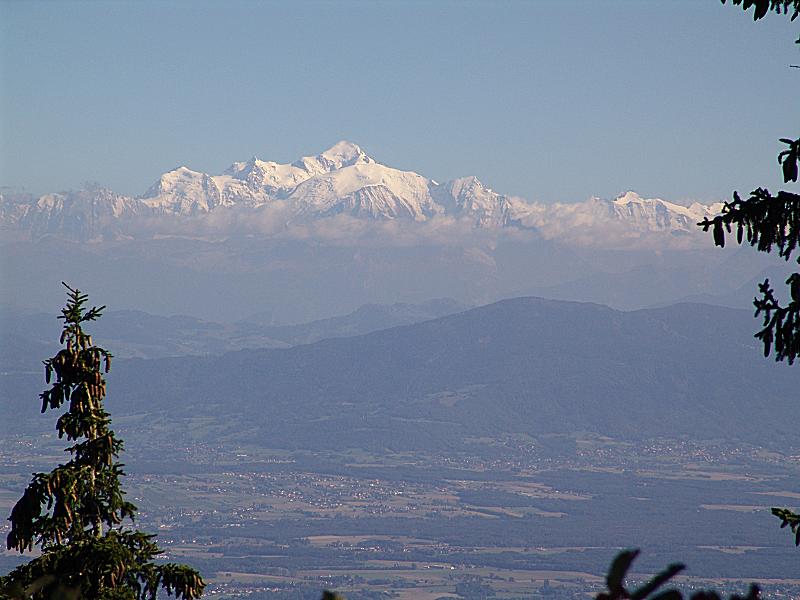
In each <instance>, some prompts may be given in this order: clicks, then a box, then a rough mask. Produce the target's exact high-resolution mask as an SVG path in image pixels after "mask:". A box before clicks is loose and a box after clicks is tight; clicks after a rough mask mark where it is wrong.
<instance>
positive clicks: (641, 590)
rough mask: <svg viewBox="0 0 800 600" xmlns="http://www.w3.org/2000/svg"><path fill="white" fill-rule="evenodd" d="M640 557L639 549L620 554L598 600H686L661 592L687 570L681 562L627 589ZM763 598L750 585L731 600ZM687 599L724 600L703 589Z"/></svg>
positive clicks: (674, 593) (677, 594) (668, 591)
mask: <svg viewBox="0 0 800 600" xmlns="http://www.w3.org/2000/svg"><path fill="white" fill-rule="evenodd" d="M637 556H639V550H623V551H622V552H620V553H619V554H617V556H616V557H615V558H614V561H613V562H612V563H611V566H610V567H609V569H608V574H607V575H606V587H607V588H608V591H606V592H601V593H599V594H598V595H597V597H596V600H623V599H628V600H683V598H684V596H683V594H682V593H681V592H680V591H678V590H677V589H675V588H669V589H666V590H661V588H662V587H663V586H664V585H665V584H666V583H668V582H669V581H670V580H671V579H672V578H673V577H675V576H676V575H677V574H678V573H680V572H681V571H683V570H684V569H685V568H686V567H685V566H684V565H682V564H680V563H675V564H671V565H669V566H668V567H667V568H666V569H664V570H663V571H662V572H661V573H659V574H658V575H656V576H655V577H653V578H652V579H650V580H649V581H648V582H647V583H645V584H643V585H641V586H640V587H638V588H636V589H635V590H629V589H628V588H626V587H625V577H626V576H627V574H628V571H629V570H630V568H631V565H633V561H634V560H636V557H637ZM659 590H661V591H659ZM760 597H761V595H760V592H759V589H758V586H756V585H751V586H750V590H749V591H748V593H747V595H745V596H739V595H738V594H734V595H733V596H731V597H730V600H759V598H760ZM688 600H722V597H721V596H720V595H719V594H718V593H717V592H714V591H705V590H701V591H699V592H695V593H694V594H692V595H691V596H689V597H688Z"/></svg>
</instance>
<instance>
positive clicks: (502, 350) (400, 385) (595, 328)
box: [0, 298, 797, 450]
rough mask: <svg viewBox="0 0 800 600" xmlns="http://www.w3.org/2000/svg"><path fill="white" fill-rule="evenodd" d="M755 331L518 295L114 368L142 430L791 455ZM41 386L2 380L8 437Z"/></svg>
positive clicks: (246, 437) (371, 443) (692, 309)
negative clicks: (575, 443) (651, 445)
mask: <svg viewBox="0 0 800 600" xmlns="http://www.w3.org/2000/svg"><path fill="white" fill-rule="evenodd" d="M54 321H55V320H54ZM757 325H758V323H757V322H756V321H755V320H754V319H753V318H752V313H751V312H750V311H746V310H735V309H727V308H721V307H713V306H708V305H701V304H679V305H674V306H669V307H665V308H659V309H650V310H639V311H631V312H621V311H616V310H612V309H610V308H608V307H605V306H601V305H597V304H588V303H575V302H555V301H551V300H543V299H541V298H516V299H512V300H504V301H501V302H497V303H494V304H491V305H487V306H482V307H479V308H475V309H471V310H467V311H464V312H459V313H456V314H452V315H448V316H444V317H440V318H436V319H433V320H427V321H424V322H421V323H416V324H411V325H404V326H400V327H394V328H390V329H384V330H381V331H375V332H372V333H368V334H365V335H358V336H354V337H346V338H336V339H327V340H321V341H318V342H316V343H313V344H305V345H299V346H294V347H291V348H277V349H261V350H241V351H237V352H228V353H225V354H223V355H216V356H202V357H201V356H184V357H177V358H159V359H151V360H142V359H129V360H119V361H115V366H114V368H113V370H112V372H111V373H110V375H109V379H108V381H109V390H110V392H109V393H110V396H109V398H110V400H109V402H110V406H111V412H112V413H113V414H114V415H115V417H117V418H123V419H125V422H126V423H128V425H127V426H129V427H130V426H133V425H132V424H131V423H132V422H131V421H130V418H133V417H135V416H136V415H150V416H151V417H148V419H149V421H151V422H155V421H153V419H152V415H161V416H160V417H159V419H157V422H159V423H172V424H173V426H174V427H175V428H177V429H176V430H183V431H186V432H190V431H194V432H195V434H196V435H201V436H211V438H213V439H216V438H217V437H219V439H224V438H225V437H226V436H232V437H234V438H235V439H237V440H238V441H239V442H242V441H245V442H246V441H254V442H255V441H258V443H264V440H269V443H270V444H272V446H271V447H276V448H306V449H320V448H361V449H365V450H383V449H385V448H391V449H394V450H410V449H415V448H416V449H431V448H434V449H436V448H438V449H441V448H445V447H447V448H451V449H459V450H461V449H464V448H465V445H468V444H469V443H470V442H469V440H473V441H474V440H480V439H482V438H495V439H496V438H497V437H498V436H500V435H504V434H519V435H539V434H551V433H564V434H567V433H572V432H594V433H597V434H601V435H608V436H611V437H615V438H621V439H642V438H653V437H669V438H679V437H682V436H689V437H691V438H693V439H707V440H709V439H726V440H729V441H731V440H743V441H748V442H751V443H757V444H760V445H765V446H773V445H775V446H781V447H783V448H784V449H785V448H788V447H792V446H794V445H795V444H796V440H797V437H796V433H795V427H794V425H793V423H792V422H791V420H787V419H781V418H779V417H780V415H782V414H790V413H791V411H792V410H793V409H794V407H795V405H796V391H797V374H796V372H795V369H793V368H791V367H789V366H788V365H785V364H776V363H774V362H772V361H767V360H765V359H763V358H762V357H761V356H760V352H759V347H758V344H757V342H756V340H754V339H753V337H752V336H753V331H754V330H755V329H756V327H757ZM51 328H52V329H53V330H54V332H55V331H56V323H55V322H54V323H53V324H52V327H51ZM109 349H110V350H111V351H112V352H113V351H114V350H115V348H113V347H111V348H109ZM40 358H41V357H40ZM37 364H38V363H37ZM42 378H43V375H42V373H41V372H38V371H37V372H35V373H24V372H18V373H5V374H4V375H3V385H2V386H0V434H4V433H8V431H7V427H11V426H12V424H14V423H17V422H18V420H19V419H18V418H17V416H20V415H26V414H27V415H30V418H31V419H33V418H35V417H38V407H37V394H38V392H39V391H41V388H42V386H43V385H44V384H43V379H42ZM26 407H27V408H26ZM11 415H15V417H13V418H12V417H11ZM145 421H147V419H146V420H145ZM134 422H136V421H135V420H134ZM3 423H6V424H7V426H6V428H4V427H3V426H2V424H3ZM191 423H206V424H207V425H203V426H202V427H201V428H200V429H199V430H197V429H196V428H195V427H194V426H192V425H191ZM137 428H138V426H137ZM145 429H146V430H143V431H142V433H143V434H144V435H149V433H148V432H149V431H150V429H151V428H145ZM195 434H193V435H195ZM211 438H209V439H211ZM474 443H478V442H474Z"/></svg>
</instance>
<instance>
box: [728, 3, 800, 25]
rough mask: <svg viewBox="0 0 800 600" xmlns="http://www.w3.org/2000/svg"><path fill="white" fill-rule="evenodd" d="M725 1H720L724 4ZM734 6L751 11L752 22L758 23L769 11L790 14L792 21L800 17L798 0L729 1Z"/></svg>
mask: <svg viewBox="0 0 800 600" xmlns="http://www.w3.org/2000/svg"><path fill="white" fill-rule="evenodd" d="M725 1H726V0H722V3H723V4H725ZM731 3H732V4H733V5H734V6H741V7H742V9H744V10H745V11H748V10H750V9H751V8H752V9H754V10H753V20H754V21H758V20H759V19H763V18H764V17H765V16H767V13H768V12H769V11H773V12H776V13H778V14H781V13H783V14H785V15H788V14H789V13H790V12H791V15H792V21H794V20H795V19H796V18H797V17H798V15H800V0H731Z"/></svg>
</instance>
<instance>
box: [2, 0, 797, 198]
mask: <svg viewBox="0 0 800 600" xmlns="http://www.w3.org/2000/svg"><path fill="white" fill-rule="evenodd" d="M729 4H730V3H729ZM798 30H800V21H796V22H795V23H791V22H790V21H789V19H788V17H780V16H776V15H772V14H771V15H770V16H769V17H768V18H766V19H764V20H762V21H760V22H757V23H753V21H752V17H751V16H750V15H749V14H745V13H743V12H742V11H741V9H739V8H735V7H733V6H730V5H726V6H722V5H721V4H720V2H719V0H658V1H655V0H653V1H646V0H629V1H612V0H606V1H603V2H590V1H584V2H581V1H572V2H567V1H565V0H557V1H552V2H544V1H541V2H534V1H530V2H435V3H434V2H335V3H334V2H306V3H302V2H300V3H298V2H283V3H277V2H275V3H267V2H259V3H257V2H201V1H192V2H171V3H152V2H68V1H59V2H55V1H54V2H21V1H20V2H12V1H8V0H0V51H1V52H2V54H1V55H0V69H1V73H0V77H1V79H0V102H1V103H0V185H10V186H24V187H25V188H27V189H29V190H30V191H33V192H37V193H40V192H46V191H56V190H61V189H66V188H70V187H77V186H79V185H80V184H81V183H82V182H84V181H96V182H98V183H101V184H103V185H106V186H109V187H111V188H113V189H114V190H116V191H118V192H122V193H127V194H133V195H137V194H141V193H143V192H144V191H145V190H146V188H147V187H149V186H150V184H151V183H153V181H155V180H156V179H157V177H158V176H159V175H160V173H161V172H163V171H165V170H168V169H171V168H173V167H176V166H178V165H181V164H185V165H187V166H189V167H191V168H193V169H196V170H202V171H207V172H211V173H218V172H220V171H222V170H223V169H225V168H226V167H227V166H228V165H229V164H230V163H231V162H233V161H235V160H245V159H247V158H249V157H250V156H252V155H257V156H258V157H260V158H262V159H265V160H278V161H281V162H289V161H292V160H294V159H295V158H297V157H298V156H300V155H303V154H315V153H317V152H319V151H321V150H323V149H324V148H326V147H328V146H330V145H332V144H333V143H334V142H336V141H337V140H339V139H349V140H352V141H354V142H356V143H358V144H360V145H361V146H362V147H363V148H364V149H365V150H366V151H367V152H368V153H369V154H371V155H372V156H373V157H375V158H376V159H378V160H379V161H381V162H383V163H386V164H389V165H392V166H396V167H399V168H403V169H410V170H415V171H418V172H420V173H422V174H424V175H427V176H429V177H433V178H434V179H438V180H446V179H449V178H452V177H457V176H463V175H477V176H478V177H479V178H480V179H481V180H483V181H484V182H485V183H486V184H487V185H489V186H491V187H492V188H494V189H496V190H497V191H500V192H503V193H508V194H515V195H520V196H523V197H526V198H529V199H536V200H543V201H551V200H567V201H569V200H582V199H585V198H586V197H588V196H590V195H600V196H604V197H608V196H615V195H617V194H618V193H620V192H622V191H624V190H626V189H634V190H637V191H639V192H640V193H642V194H643V195H647V196H650V197H652V196H659V197H663V198H667V199H673V200H685V199H688V198H696V199H700V200H710V199H718V198H724V197H728V196H729V195H730V192H731V190H732V189H741V190H743V191H749V190H750V189H752V188H754V187H756V186H759V185H768V186H770V187H777V185H778V181H779V180H778V174H779V172H778V167H777V164H776V161H775V155H776V154H777V152H778V150H779V146H778V143H777V138H778V137H784V136H787V135H797V133H798V131H797V125H798V113H799V112H800V111H798V109H799V108H800V100H799V99H800V71H798V70H796V69H790V68H788V65H789V64H790V63H798V62H800V51H799V50H800V46H798V45H796V44H794V43H793V42H794V40H795V39H796V38H797V35H798Z"/></svg>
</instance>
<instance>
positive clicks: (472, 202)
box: [0, 141, 721, 241]
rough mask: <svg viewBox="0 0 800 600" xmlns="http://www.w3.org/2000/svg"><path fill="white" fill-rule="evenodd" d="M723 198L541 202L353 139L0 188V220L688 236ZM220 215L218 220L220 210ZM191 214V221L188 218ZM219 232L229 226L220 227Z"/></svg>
mask: <svg viewBox="0 0 800 600" xmlns="http://www.w3.org/2000/svg"><path fill="white" fill-rule="evenodd" d="M720 208H721V204H719V203H716V204H711V205H704V204H700V203H693V204H692V205H690V206H688V207H685V206H680V205H678V204H675V203H672V202H668V201H665V200H661V199H647V198H642V197H641V196H639V195H638V194H636V193H635V192H630V191H629V192H626V193H625V194H622V195H621V196H619V197H618V198H616V199H613V200H604V199H600V198H596V197H595V198H590V199H589V200H587V201H585V202H578V203H572V204H566V203H555V204H542V203H536V202H528V201H525V200H523V199H521V198H517V197H512V196H508V195H504V194H500V193H497V192H495V191H493V190H491V189H490V188H488V187H486V186H484V185H483V184H482V183H481V182H480V180H479V179H478V178H477V177H475V176H467V177H461V178H456V179H452V180H450V181H446V182H444V183H438V182H437V181H435V180H434V179H431V178H428V177H425V176H423V175H420V174H418V173H415V172H413V171H402V170H399V169H395V168H393V167H390V166H387V165H384V164H382V163H380V162H378V161H377V160H375V159H374V158H372V157H371V156H369V155H368V154H367V153H366V152H364V151H363V150H362V149H361V147H359V146H358V145H356V144H354V143H352V142H347V141H341V142H338V143H337V144H335V145H334V146H332V147H331V148H329V149H327V150H325V151H323V152H321V153H319V154H317V155H314V156H304V157H301V158H299V159H298V160H296V161H294V162H292V163H288V164H280V163H276V162H272V161H263V160H260V159H258V158H256V157H252V158H251V159H249V160H248V161H244V162H234V163H232V164H231V166H229V167H228V168H227V169H225V170H224V171H223V172H222V173H221V174H218V175H212V174H209V173H204V172H201V171H195V170H192V169H191V168H189V167H187V166H183V165H182V166H179V167H177V168H175V169H172V170H170V171H167V172H165V173H163V174H162V175H161V176H160V177H159V179H158V180H157V181H156V182H154V183H153V185H151V186H150V187H149V188H148V189H147V190H146V191H145V192H144V193H143V194H142V195H140V196H137V197H130V196H124V195H121V194H117V193H115V192H113V191H112V190H109V189H106V188H103V187H100V186H90V187H87V188H85V189H82V190H78V191H69V192H61V193H51V194H44V195H42V196H39V197H36V198H29V197H24V196H20V195H14V194H9V193H7V192H6V193H0V227H2V228H3V229H5V230H16V231H22V232H25V233H26V234H28V235H29V236H30V237H32V238H34V239H35V238H40V237H42V236H45V235H55V236H60V237H66V238H69V239H75V240H80V241H101V240H108V239H119V238H125V237H126V236H127V237H145V238H147V237H149V236H152V235H155V234H156V233H158V234H175V233H176V232H182V231H184V230H185V229H186V225H185V223H186V222H188V223H189V229H191V226H192V225H195V224H197V219H201V220H202V219H204V218H205V219H206V221H203V223H205V222H207V221H208V219H211V218H212V215H213V218H214V219H216V220H215V221H213V223H214V225H215V226H217V227H219V223H220V222H221V221H224V217H226V216H230V215H236V216H237V217H240V218H241V219H243V220H245V221H246V220H252V219H256V220H258V219H262V218H267V217H268V219H269V220H270V221H271V222H275V223H278V224H279V227H278V230H279V231H283V230H285V229H286V228H287V227H289V226H291V225H292V224H299V223H304V222H315V221H319V220H323V219H326V218H330V217H335V216H339V215H346V216H348V217H353V218H356V219H361V220H367V221H384V222H385V221H394V220H397V221H401V222H410V223H421V222H430V221H434V222H435V221H436V219H449V220H450V221H456V222H464V223H466V224H467V225H469V226H470V227H472V228H474V229H487V230H493V231H497V230H503V229H509V228H511V229H521V230H527V231H532V232H534V233H535V234H538V235H542V236H544V237H545V238H553V237H558V236H560V235H562V234H563V233H564V231H577V230H579V229H581V228H589V229H591V228H598V229H609V228H612V229H613V228H618V229H619V230H620V231H619V232H617V233H618V235H620V236H621V237H623V238H624V237H626V236H627V237H631V236H634V237H635V236H637V235H642V234H646V233H668V234H675V235H678V236H686V235H691V234H693V233H696V232H695V230H696V229H697V228H696V226H695V223H696V222H697V221H700V220H702V218H703V217H705V216H713V215H714V214H717V213H718V212H719V210H720ZM217 215H223V219H219V218H217ZM191 219H194V221H192V220H191ZM222 233H223V234H225V233H226V231H225V229H224V227H223V229H222Z"/></svg>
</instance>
